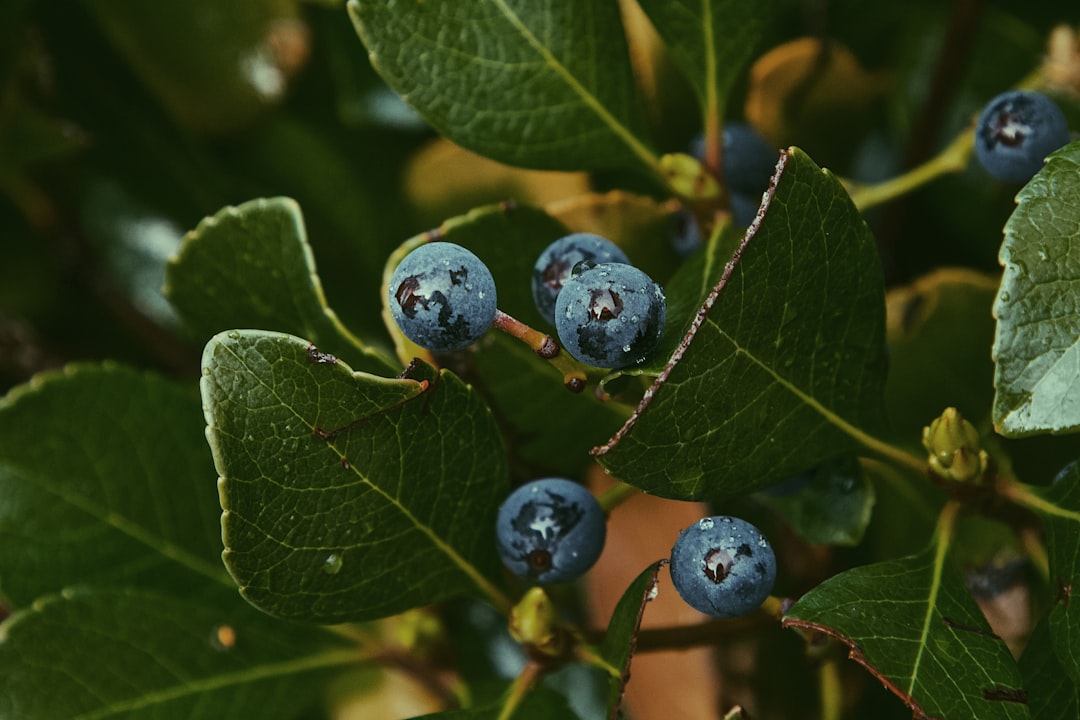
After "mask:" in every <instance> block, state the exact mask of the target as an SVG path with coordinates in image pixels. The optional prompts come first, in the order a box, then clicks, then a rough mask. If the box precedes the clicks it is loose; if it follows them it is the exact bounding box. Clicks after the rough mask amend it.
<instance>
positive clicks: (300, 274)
mask: <svg viewBox="0 0 1080 720" xmlns="http://www.w3.org/2000/svg"><path fill="white" fill-rule="evenodd" d="M165 293H166V296H167V297H168V298H169V300H170V301H171V302H172V303H173V305H174V306H175V307H176V309H177V311H178V312H179V313H180V315H181V316H182V317H183V318H184V321H185V322H186V323H187V325H188V326H189V327H190V329H191V331H192V332H193V334H194V335H195V336H197V337H200V338H205V337H209V336H211V335H213V334H214V333H217V332H221V331H222V330H227V329H229V328H266V329H275V330H280V331H282V332H288V333H291V334H294V335H299V336H301V337H306V338H308V339H310V340H311V341H312V342H314V343H316V344H318V345H321V346H325V348H326V349H327V350H329V351H330V352H334V353H338V354H340V355H342V356H343V357H346V358H347V359H349V360H350V361H351V362H353V363H355V364H356V367H357V369H359V370H363V371H365V372H373V373H376V374H383V375H387V374H395V373H397V372H398V370H397V369H396V368H394V366H393V365H392V364H391V363H390V362H389V361H388V360H386V359H385V358H383V357H382V356H381V355H380V354H379V353H377V352H375V351H374V350H372V349H371V348H367V347H365V346H364V345H363V343H362V342H361V341H360V340H358V339H357V338H355V337H353V336H352V335H351V334H350V333H349V332H348V330H346V329H345V327H344V326H343V325H342V324H341V323H340V321H339V320H338V318H337V316H336V315H335V314H334V311H333V310H331V309H330V308H329V307H327V305H326V298H325V297H324V296H323V291H322V285H321V284H320V283H319V278H318V275H316V273H315V259H314V257H313V256H312V254H311V247H310V246H309V245H308V242H307V233H306V231H305V229H304V219H303V216H302V214H301V212H300V206H299V205H297V204H296V202H295V201H293V200H290V199H289V198H284V197H277V198H269V199H259V200H251V201H249V202H246V203H243V204H242V205H238V206H236V207H231V206H230V207H226V208H223V209H222V210H220V211H219V212H218V213H217V214H216V215H213V216H211V217H208V218H205V219H203V221H202V222H200V223H199V226H198V227H197V228H195V229H194V230H193V231H191V232H190V233H188V234H187V235H186V236H185V237H184V242H183V245H182V246H181V248H180V251H179V252H178V253H177V255H176V257H175V258H174V259H173V260H172V261H171V262H170V263H169V265H168V266H167V268H166V275H165Z"/></svg>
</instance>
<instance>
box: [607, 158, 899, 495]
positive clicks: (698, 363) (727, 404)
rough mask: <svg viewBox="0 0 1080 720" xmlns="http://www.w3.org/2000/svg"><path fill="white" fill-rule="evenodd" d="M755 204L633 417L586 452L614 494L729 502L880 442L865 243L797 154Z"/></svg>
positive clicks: (847, 208) (880, 338) (879, 325)
mask: <svg viewBox="0 0 1080 720" xmlns="http://www.w3.org/2000/svg"><path fill="white" fill-rule="evenodd" d="M766 202H767V205H766V210H765V215H764V219H763V220H762V221H761V222H760V224H759V225H758V226H757V227H756V228H751V229H750V230H749V231H748V232H747V234H746V236H745V238H744V240H743V242H742V245H741V246H740V247H739V249H738V250H737V251H736V253H735V255H734V256H733V257H732V258H731V260H730V261H728V262H727V265H726V266H725V269H724V272H723V275H722V277H721V280H720V282H719V283H718V284H717V285H716V287H715V288H714V289H713V291H712V293H711V294H710V295H709V297H708V298H707V299H706V301H705V303H704V304H703V305H702V306H701V308H700V309H699V311H698V313H697V314H696V316H695V319H694V322H693V324H692V325H691V328H690V330H689V332H688V333H687V334H686V336H685V337H684V338H683V339H682V341H681V343H680V345H679V346H678V348H677V349H676V351H675V354H674V355H673V357H672V359H671V361H670V362H669V363H668V366H667V367H666V368H665V369H664V371H663V372H662V374H661V375H660V376H659V377H658V378H657V380H656V381H655V382H654V384H653V385H652V387H651V388H650V389H649V391H648V392H647V393H646V396H645V398H644V400H643V401H642V403H641V404H640V406H639V407H638V409H637V411H636V413H635V414H634V416H633V417H631V419H630V420H629V421H628V422H627V423H626V425H624V426H623V428H622V429H621V430H620V431H619V433H618V434H617V435H616V436H615V437H613V438H612V439H611V440H610V441H609V442H608V444H606V445H604V446H603V447H600V448H597V449H596V450H595V451H594V452H595V453H596V455H597V457H598V458H599V460H600V462H601V463H602V464H603V465H604V467H605V468H606V469H607V470H608V471H609V472H610V473H611V474H613V475H614V476H616V477H618V478H620V479H621V480H624V481H626V482H629V483H630V484H632V485H635V486H638V487H640V488H642V489H644V490H646V491H647V492H650V493H655V494H658V495H662V496H664V497H671V498H677V499H695V498H717V497H722V496H726V495H734V494H739V493H743V492H748V491H750V490H754V489H758V488H761V487H764V486H767V485H769V484H772V483H775V482H777V481H779V480H782V479H784V478H786V477H790V476H791V475H795V474H797V473H799V472H802V471H804V470H805V469H806V468H808V467H813V466H814V465H816V464H817V463H819V462H821V461H822V460H825V459H826V458H828V457H833V456H836V455H837V454H840V453H843V452H845V451H848V450H851V449H853V448H855V447H857V446H858V445H859V444H860V443H864V442H874V439H873V437H872V435H871V434H880V433H881V432H882V431H883V426H884V419H883V408H882V405H883V403H882V390H883V385H884V376H885V335H884V329H885V313H884V284H883V279H882V274H881V269H880V265H879V261H878V255H877V250H876V248H875V245H874V239H873V236H872V235H871V234H870V232H869V230H868V229H867V227H866V224H865V223H864V221H863V220H862V218H861V217H860V216H859V213H858V211H857V210H856V209H855V207H854V206H853V205H852V203H851V200H850V198H848V196H847V194H846V193H845V192H844V190H843V188H842V187H841V186H840V183H839V182H837V180H836V179H835V177H833V176H832V175H831V174H830V173H828V172H827V171H822V170H821V169H820V168H818V167H817V166H816V165H815V164H814V162H813V161H812V160H810V158H809V157H807V156H806V155H805V154H804V153H802V152H801V151H799V150H797V149H792V150H790V151H789V152H788V153H785V154H784V155H783V156H782V159H781V163H780V172H779V176H778V178H777V179H776V184H775V187H774V189H773V190H772V191H770V194H769V196H768V198H767V200H766Z"/></svg>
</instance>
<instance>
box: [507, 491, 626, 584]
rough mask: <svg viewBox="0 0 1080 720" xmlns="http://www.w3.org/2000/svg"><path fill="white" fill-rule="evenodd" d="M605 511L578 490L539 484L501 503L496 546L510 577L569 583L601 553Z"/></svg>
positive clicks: (587, 494) (594, 500)
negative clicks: (511, 575) (513, 575)
mask: <svg viewBox="0 0 1080 720" xmlns="http://www.w3.org/2000/svg"><path fill="white" fill-rule="evenodd" d="M606 533H607V526H606V524H605V518H604V511H603V510H602V509H601V508H600V504H599V503H598V502H597V501H596V498H594V497H593V496H592V494H591V493H590V492H589V491H588V490H586V489H585V488H584V487H582V486H581V485H578V484H577V483H576V482H573V481H572V480H564V479H562V478H544V479H542V480H534V481H532V482H530V483H527V484H525V485H522V486H521V487H519V488H518V489H517V490H514V492H512V493H510V496H509V497H507V498H506V500H505V501H504V502H503V504H502V506H501V507H500V508H499V515H498V518H497V519H496V521H495V544H496V547H497V549H498V551H499V557H501V558H502V561H503V564H504V565H506V567H507V568H509V569H510V571H511V572H513V573H514V574H515V575H517V576H519V577H523V578H529V579H531V580H534V581H536V582H538V583H552V582H568V581H570V580H574V579H575V578H577V577H579V576H581V575H582V574H583V573H584V572H585V571H586V570H588V569H589V568H591V567H592V566H593V563H595V562H596V559H597V558H598V557H600V551H601V550H603V549H604V537H605V535H606Z"/></svg>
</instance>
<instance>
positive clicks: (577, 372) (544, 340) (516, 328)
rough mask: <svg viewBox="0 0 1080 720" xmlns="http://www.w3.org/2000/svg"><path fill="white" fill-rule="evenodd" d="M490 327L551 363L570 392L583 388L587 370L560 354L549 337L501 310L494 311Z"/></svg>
mask: <svg viewBox="0 0 1080 720" xmlns="http://www.w3.org/2000/svg"><path fill="white" fill-rule="evenodd" d="M491 326H492V327H493V328H495V329H497V330H501V331H503V332H504V333H506V334H507V335H510V336H511V337H514V338H517V339H518V340H520V341H521V342H523V343H525V344H526V345H528V346H529V347H530V348H532V350H533V352H535V353H536V354H537V355H538V356H540V357H541V358H543V359H544V360H547V361H548V362H549V363H551V365H552V366H554V367H555V369H557V370H559V372H561V373H562V376H563V378H564V382H563V384H564V385H565V386H566V388H567V389H568V390H570V392H573V393H579V392H581V391H582V390H583V389H584V388H585V380H586V378H587V372H586V370H587V368H586V367H585V366H584V365H582V364H581V363H579V362H578V361H577V360H575V359H574V358H572V357H570V355H569V353H564V352H562V351H561V348H560V347H559V344H558V343H556V342H555V340H554V339H553V338H552V337H551V335H548V334H547V333H542V332H540V331H539V330H536V329H534V328H532V327H530V326H529V325H526V324H525V323H523V322H521V321H520V320H518V319H516V318H514V317H511V316H510V315H507V314H506V313H504V312H503V311H502V310H496V311H495V320H494V322H492V324H491Z"/></svg>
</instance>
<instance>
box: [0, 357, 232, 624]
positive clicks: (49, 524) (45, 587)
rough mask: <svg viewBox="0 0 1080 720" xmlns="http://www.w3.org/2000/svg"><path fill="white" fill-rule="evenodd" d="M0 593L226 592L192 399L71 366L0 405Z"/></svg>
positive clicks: (166, 387) (136, 375)
mask: <svg viewBox="0 0 1080 720" xmlns="http://www.w3.org/2000/svg"><path fill="white" fill-rule="evenodd" d="M0 498H2V501H0V591H2V592H3V593H4V594H5V595H7V596H9V597H10V598H11V599H12V600H13V601H14V602H15V603H16V604H17V605H25V604H28V603H29V602H31V601H33V600H34V598H36V597H38V596H40V595H42V594H45V593H49V592H56V591H59V590H60V589H61V588H63V587H66V586H68V585H72V584H78V583H94V584H97V585H114V584H122V585H129V584H139V585H142V586H145V587H154V588H159V589H162V590H165V591H168V592H172V593H176V594H180V595H190V594H193V593H198V592H201V591H202V590H204V589H205V587H206V585H207V583H210V584H211V585H220V586H225V587H228V586H231V583H230V581H229V577H228V575H227V573H226V572H225V569H224V568H223V567H222V566H221V534H220V529H219V527H218V514H219V512H220V508H219V505H218V500H217V489H216V488H215V486H214V468H213V465H212V464H211V462H210V457H209V453H207V452H206V440H205V438H204V436H203V424H202V422H201V418H200V411H199V401H198V398H197V397H196V396H195V395H194V394H193V393H189V392H186V391H184V390H182V389H181V388H179V387H177V386H175V385H173V384H171V383H169V382H167V381H165V380H163V379H161V378H159V377H156V376H154V375H149V374H145V373H140V372H136V371H134V370H130V369H127V368H124V367H120V366H116V365H111V364H110V365H78V366H72V367H69V368H67V369H66V370H64V371H60V372H50V373H45V374H42V375H39V376H37V377H36V378H35V379H34V380H33V381H32V382H30V383H28V384H26V385H22V386H20V387H18V388H16V389H15V390H13V391H12V392H11V393H9V394H8V396H7V397H5V398H4V399H3V400H0Z"/></svg>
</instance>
